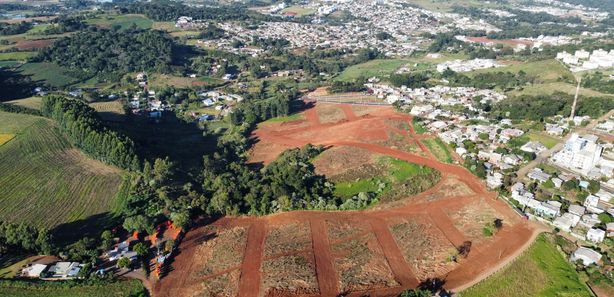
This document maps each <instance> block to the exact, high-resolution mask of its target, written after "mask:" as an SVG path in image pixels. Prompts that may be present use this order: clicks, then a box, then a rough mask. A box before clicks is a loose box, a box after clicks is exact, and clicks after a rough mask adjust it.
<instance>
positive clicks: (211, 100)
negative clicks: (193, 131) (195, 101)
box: [192, 91, 243, 122]
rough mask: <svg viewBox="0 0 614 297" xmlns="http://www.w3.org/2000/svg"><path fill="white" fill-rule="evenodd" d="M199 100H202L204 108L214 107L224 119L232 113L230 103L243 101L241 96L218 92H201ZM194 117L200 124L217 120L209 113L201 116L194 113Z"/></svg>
mask: <svg viewBox="0 0 614 297" xmlns="http://www.w3.org/2000/svg"><path fill="white" fill-rule="evenodd" d="M198 98H199V99H200V100H201V103H202V106H203V107H213V108H214V109H215V110H216V111H218V112H219V115H220V116H222V117H223V116H225V115H227V114H229V113H231V112H232V107H231V106H230V105H229V103H232V102H241V101H243V97H242V96H241V95H237V94H225V93H222V92H218V91H206V92H200V93H198ZM192 116H193V117H194V118H196V120H197V121H198V122H208V121H212V120H215V119H216V117H215V116H214V115H211V114H208V113H204V114H200V113H197V112H193V113H192Z"/></svg>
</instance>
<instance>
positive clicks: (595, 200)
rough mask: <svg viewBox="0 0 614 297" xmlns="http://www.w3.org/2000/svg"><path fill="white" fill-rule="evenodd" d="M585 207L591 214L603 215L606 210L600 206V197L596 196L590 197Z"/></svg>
mask: <svg viewBox="0 0 614 297" xmlns="http://www.w3.org/2000/svg"><path fill="white" fill-rule="evenodd" d="M584 206H586V210H588V211H589V212H591V213H597V214H599V213H602V212H604V211H605V210H604V209H602V207H601V205H599V197H597V196H595V195H588V197H586V200H584Z"/></svg>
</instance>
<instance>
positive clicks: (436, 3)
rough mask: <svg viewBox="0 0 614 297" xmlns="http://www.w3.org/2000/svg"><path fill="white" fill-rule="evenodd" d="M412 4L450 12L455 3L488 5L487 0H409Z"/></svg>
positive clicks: (475, 5) (476, 5) (474, 5)
mask: <svg viewBox="0 0 614 297" xmlns="http://www.w3.org/2000/svg"><path fill="white" fill-rule="evenodd" d="M409 2H410V3H412V4H416V5H418V6H420V7H422V8H426V9H428V10H432V11H439V12H450V11H452V7H454V6H455V5H460V6H468V5H470V6H472V7H489V6H490V5H489V4H488V1H478V0H410V1H409Z"/></svg>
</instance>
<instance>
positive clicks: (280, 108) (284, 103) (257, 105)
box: [230, 96, 290, 125]
mask: <svg viewBox="0 0 614 297" xmlns="http://www.w3.org/2000/svg"><path fill="white" fill-rule="evenodd" d="M289 113H290V98H288V97H285V96H284V97H279V98H271V99H266V100H255V101H247V102H245V103H241V104H239V106H238V107H237V108H236V109H235V111H234V112H233V113H231V114H230V120H231V122H232V123H233V124H235V125H240V124H242V123H248V124H249V125H252V124H255V123H257V122H261V121H265V120H268V119H270V118H274V117H281V116H287V115H288V114H289Z"/></svg>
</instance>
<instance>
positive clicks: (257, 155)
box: [249, 142, 290, 164]
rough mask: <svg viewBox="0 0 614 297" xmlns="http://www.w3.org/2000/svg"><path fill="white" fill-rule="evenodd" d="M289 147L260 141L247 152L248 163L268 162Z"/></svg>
mask: <svg viewBox="0 0 614 297" xmlns="http://www.w3.org/2000/svg"><path fill="white" fill-rule="evenodd" d="M289 148H290V147H289V146H287V145H283V144H278V143H272V142H267V143H262V144H258V145H255V146H253V148H252V149H251V151H250V154H249V163H252V164H256V163H269V162H271V161H273V160H275V158H277V156H279V155H280V154H281V153H282V152H283V151H285V150H287V149H289Z"/></svg>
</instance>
